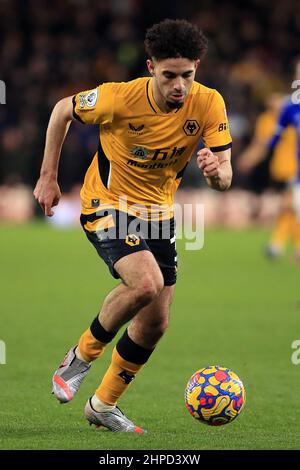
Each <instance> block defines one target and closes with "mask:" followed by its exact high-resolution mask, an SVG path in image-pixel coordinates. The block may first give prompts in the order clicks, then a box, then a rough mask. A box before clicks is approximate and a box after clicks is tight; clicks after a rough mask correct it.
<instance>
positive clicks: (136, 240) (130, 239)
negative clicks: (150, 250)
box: [125, 233, 140, 246]
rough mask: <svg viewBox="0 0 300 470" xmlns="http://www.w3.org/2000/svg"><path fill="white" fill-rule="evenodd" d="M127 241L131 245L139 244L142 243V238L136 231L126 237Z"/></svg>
mask: <svg viewBox="0 0 300 470" xmlns="http://www.w3.org/2000/svg"><path fill="white" fill-rule="evenodd" d="M125 243H127V245H129V246H137V245H139V244H140V238H139V237H137V236H136V235H135V234H134V233H133V234H131V235H127V237H126V238H125Z"/></svg>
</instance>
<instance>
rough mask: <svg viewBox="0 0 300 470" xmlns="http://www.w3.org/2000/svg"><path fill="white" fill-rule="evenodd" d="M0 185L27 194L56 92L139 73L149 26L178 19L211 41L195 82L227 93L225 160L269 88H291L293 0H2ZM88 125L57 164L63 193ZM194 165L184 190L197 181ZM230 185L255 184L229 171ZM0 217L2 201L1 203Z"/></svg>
mask: <svg viewBox="0 0 300 470" xmlns="http://www.w3.org/2000/svg"><path fill="white" fill-rule="evenodd" d="M0 17H1V22H0V42H1V48H0V79H1V80H3V81H4V82H5V84H6V90H7V92H6V93H7V96H6V104H5V105H0V185H1V186H2V193H3V188H9V187H10V188H11V187H16V186H20V188H21V190H24V191H25V189H26V188H28V191H29V192H30V191H31V190H32V187H33V186H34V183H35V181H36V179H37V177H38V173H39V168H40V164H41V160H42V157H43V146H44V141H45V133H46V127H47V122H48V120H49V116H50V113H51V110H52V108H53V106H54V105H55V103H56V102H57V101H58V100H59V99H61V98H62V97H65V96H68V95H72V94H74V93H75V92H78V91H81V90H86V89H91V88H93V87H95V86H96V85H98V84H99V83H101V82H105V81H127V80H130V79H133V78H136V77H138V76H144V75H147V71H146V68H145V52H144V47H143V40H144V35H145V31H146V29H147V27H149V26H151V25H152V24H153V23H154V22H157V21H160V20H162V19H164V18H166V17H169V18H186V19H188V20H190V21H192V22H194V23H196V24H197V25H199V26H200V27H201V29H202V30H203V31H204V33H205V34H206V35H207V37H208V39H209V50H208V54H207V56H206V57H205V58H204V60H203V63H202V64H201V66H200V68H199V72H198V75H197V79H198V80H199V81H200V82H202V83H203V84H205V85H207V86H209V87H212V88H217V89H218V90H219V91H220V92H221V93H222V95H223V96H224V98H225V101H226V103H227V111H228V114H229V119H230V123H231V132H232V136H233V139H234V146H233V166H234V167H235V162H236V160H237V159H238V156H239V154H240V152H241V151H242V150H243V148H244V147H245V146H246V145H247V143H248V141H249V140H250V139H251V133H252V131H253V125H254V122H255V119H256V117H257V115H258V113H259V112H260V111H261V110H262V109H263V103H264V101H265V97H266V95H267V94H268V93H271V92H273V91H274V90H275V91H281V92H283V93H287V94H288V93H290V91H291V89H290V86H291V80H292V62H293V58H294V57H295V56H296V55H298V54H299V41H298V40H297V38H299V35H300V2H298V1H297V0H285V1H284V2H279V1H275V2H274V1H273V0H245V1H243V2H238V1H234V0H223V1H216V0H202V1H201V2H195V1H194V0H185V1H184V2H182V0H171V1H169V0H164V1H163V2H154V1H153V0H151V1H150V0H63V1H61V0H39V1H37V0H22V1H19V0H0ZM97 140H98V131H97V128H96V127H92V126H83V125H81V124H79V123H78V124H77V123H74V124H73V125H72V126H71V129H70V132H69V135H68V137H67V139H66V142H65V145H64V149H63V156H62V160H61V165H60V184H61V188H62V190H63V191H64V192H66V193H68V192H70V191H72V189H73V188H74V187H78V185H79V184H80V183H81V181H82V178H83V175H84V172H85V170H86V169H87V167H88V165H89V163H90V161H91V158H92V157H93V155H94V153H95V151H96V149H97ZM193 165H195V162H192V163H191V165H190V169H189V170H188V171H187V172H186V174H185V177H184V181H183V183H182V186H183V187H194V188H195V187H202V186H203V184H204V183H203V181H202V180H201V178H200V174H198V173H197V172H195V171H194V166H193ZM233 188H236V189H238V188H241V189H243V188H248V189H249V188H250V189H255V181H253V180H251V179H250V180H249V178H248V177H245V176H242V175H240V174H239V172H235V176H234V180H233ZM0 218H1V207H0Z"/></svg>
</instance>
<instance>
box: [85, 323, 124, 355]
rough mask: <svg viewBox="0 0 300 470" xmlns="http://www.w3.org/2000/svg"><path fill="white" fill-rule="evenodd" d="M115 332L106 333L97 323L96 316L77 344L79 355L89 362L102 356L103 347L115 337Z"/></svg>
mask: <svg viewBox="0 0 300 470" xmlns="http://www.w3.org/2000/svg"><path fill="white" fill-rule="evenodd" d="M116 334H117V331H113V332H110V331H107V330H105V329H104V328H103V326H102V325H101V323H100V322H99V318H98V316H97V317H96V318H95V319H94V321H93V322H92V324H91V326H90V328H88V329H87V330H86V331H85V332H84V333H83V335H82V336H81V337H80V339H79V342H78V349H79V353H80V355H81V356H82V358H83V359H84V360H85V361H87V362H91V361H94V360H95V359H97V358H98V357H100V356H101V354H103V352H104V349H105V346H106V345H107V344H108V343H110V342H111V340H112V339H113V338H114V337H115V336H116Z"/></svg>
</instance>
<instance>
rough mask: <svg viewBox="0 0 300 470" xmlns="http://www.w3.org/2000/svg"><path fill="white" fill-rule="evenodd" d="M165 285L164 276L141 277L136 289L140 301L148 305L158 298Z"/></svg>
mask: <svg viewBox="0 0 300 470" xmlns="http://www.w3.org/2000/svg"><path fill="white" fill-rule="evenodd" d="M163 287H164V281H163V277H162V276H157V277H153V278H151V277H147V278H146V279H145V278H144V279H141V281H140V282H139V284H138V285H137V286H136V289H135V290H136V296H137V301H138V303H140V304H141V305H148V304H149V303H151V302H152V301H153V300H155V299H156V297H157V296H158V295H159V294H160V292H161V290H162V289H163Z"/></svg>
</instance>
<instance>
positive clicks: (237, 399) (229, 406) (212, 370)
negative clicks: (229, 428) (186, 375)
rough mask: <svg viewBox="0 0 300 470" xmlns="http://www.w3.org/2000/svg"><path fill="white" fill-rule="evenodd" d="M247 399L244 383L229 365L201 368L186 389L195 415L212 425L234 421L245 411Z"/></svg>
mask: <svg viewBox="0 0 300 470" xmlns="http://www.w3.org/2000/svg"><path fill="white" fill-rule="evenodd" d="M245 400H246V394H245V388H244V385H243V382H242V381H241V380H240V378H239V377H238V376H237V375H236V374H235V373H234V372H232V371H231V370H230V369H227V368H226V367H220V366H208V367H204V368H203V369H199V370H197V372H195V373H194V374H193V375H192V377H191V378H190V380H189V381H188V383H187V385H186V389H185V404H186V407H187V409H188V410H189V412H190V413H191V415H192V416H193V417H194V418H196V419H197V420H198V421H200V422H202V423H205V424H209V425H211V426H221V425H223V424H227V423H230V422H231V421H233V420H234V419H235V418H236V417H237V416H238V415H239V414H240V413H241V411H242V409H243V407H244V404H245Z"/></svg>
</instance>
